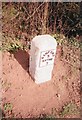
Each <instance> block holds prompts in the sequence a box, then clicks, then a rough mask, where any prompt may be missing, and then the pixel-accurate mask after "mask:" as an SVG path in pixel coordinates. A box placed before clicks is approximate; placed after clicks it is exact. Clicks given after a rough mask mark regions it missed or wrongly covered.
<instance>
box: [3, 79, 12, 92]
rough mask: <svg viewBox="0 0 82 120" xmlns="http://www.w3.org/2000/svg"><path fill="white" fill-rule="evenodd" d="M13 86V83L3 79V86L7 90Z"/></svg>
mask: <svg viewBox="0 0 82 120" xmlns="http://www.w3.org/2000/svg"><path fill="white" fill-rule="evenodd" d="M10 87H11V83H8V82H7V81H5V82H3V81H2V88H3V89H4V90H5V91H7V90H8V89H9V88H10Z"/></svg>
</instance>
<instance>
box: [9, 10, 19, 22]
mask: <svg viewBox="0 0 82 120" xmlns="http://www.w3.org/2000/svg"><path fill="white" fill-rule="evenodd" d="M18 15H19V12H17V14H16V15H15V16H14V17H13V18H12V19H11V21H12V20H14V19H15V18H16V17H17V16H18Z"/></svg>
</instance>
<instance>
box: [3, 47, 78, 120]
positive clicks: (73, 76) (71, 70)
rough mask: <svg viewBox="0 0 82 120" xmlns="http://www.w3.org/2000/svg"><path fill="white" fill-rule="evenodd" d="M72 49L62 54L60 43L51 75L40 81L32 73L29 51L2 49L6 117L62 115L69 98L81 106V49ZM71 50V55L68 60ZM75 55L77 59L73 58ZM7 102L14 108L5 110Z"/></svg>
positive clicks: (65, 49) (67, 116)
mask: <svg viewBox="0 0 82 120" xmlns="http://www.w3.org/2000/svg"><path fill="white" fill-rule="evenodd" d="M73 50H74V49H72V51H71V49H70V50H69V49H68V47H67V48H66V47H64V48H63V51H64V53H63V57H61V56H62V49H61V47H59V46H58V48H57V53H56V58H55V62H54V69H53V73H52V79H51V80H50V81H48V82H45V83H42V84H39V85H38V84H36V83H35V82H34V80H33V79H32V78H31V76H30V75H29V55H28V52H26V51H23V50H19V51H17V52H15V53H14V54H11V53H9V52H3V53H2V66H3V67H2V68H3V79H2V110H3V114H4V117H6V118H7V117H11V118H12V117H14V118H32V117H36V118H37V117H46V116H51V117H52V116H54V117H57V118H60V115H61V113H62V108H63V106H65V105H66V104H68V103H70V102H72V103H74V104H75V105H76V106H77V108H78V110H79V109H80V61H79V62H78V60H79V58H80V51H79V50H78V49H76V50H75V51H74V52H75V53H73ZM70 52H72V53H70ZM68 53H70V56H71V58H70V60H69V61H68ZM66 55H67V57H66ZM72 55H73V57H72ZM74 55H75V57H76V58H74ZM73 59H74V60H76V61H75V62H74V61H72V60H73ZM73 62H74V63H73ZM5 103H10V104H11V105H12V108H11V110H9V108H7V109H5V110H4V105H5ZM6 107H7V106H6ZM63 117H66V118H74V117H75V118H79V117H80V114H79V113H78V112H77V113H75V114H70V115H68V114H65V115H64V116H63Z"/></svg>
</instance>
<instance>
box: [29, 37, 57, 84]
mask: <svg viewBox="0 0 82 120" xmlns="http://www.w3.org/2000/svg"><path fill="white" fill-rule="evenodd" d="M56 47H57V42H56V40H55V39H54V38H53V37H52V36H50V35H38V36H36V37H34V38H33V40H32V42H31V50H30V62H29V64H30V65H29V72H30V75H31V76H32V78H33V79H34V80H35V83H37V84H40V83H43V82H46V81H49V80H50V79H51V77H52V70H53V66H54V58H55V54H56Z"/></svg>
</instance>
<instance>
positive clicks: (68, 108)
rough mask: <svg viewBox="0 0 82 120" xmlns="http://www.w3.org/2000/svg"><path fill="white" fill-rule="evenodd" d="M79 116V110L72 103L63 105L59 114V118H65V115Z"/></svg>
mask: <svg viewBox="0 0 82 120" xmlns="http://www.w3.org/2000/svg"><path fill="white" fill-rule="evenodd" d="M76 114H79V109H78V107H77V106H76V104H74V103H68V104H67V105H65V106H64V107H63V109H62V111H61V112H60V117H65V116H67V115H76Z"/></svg>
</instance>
